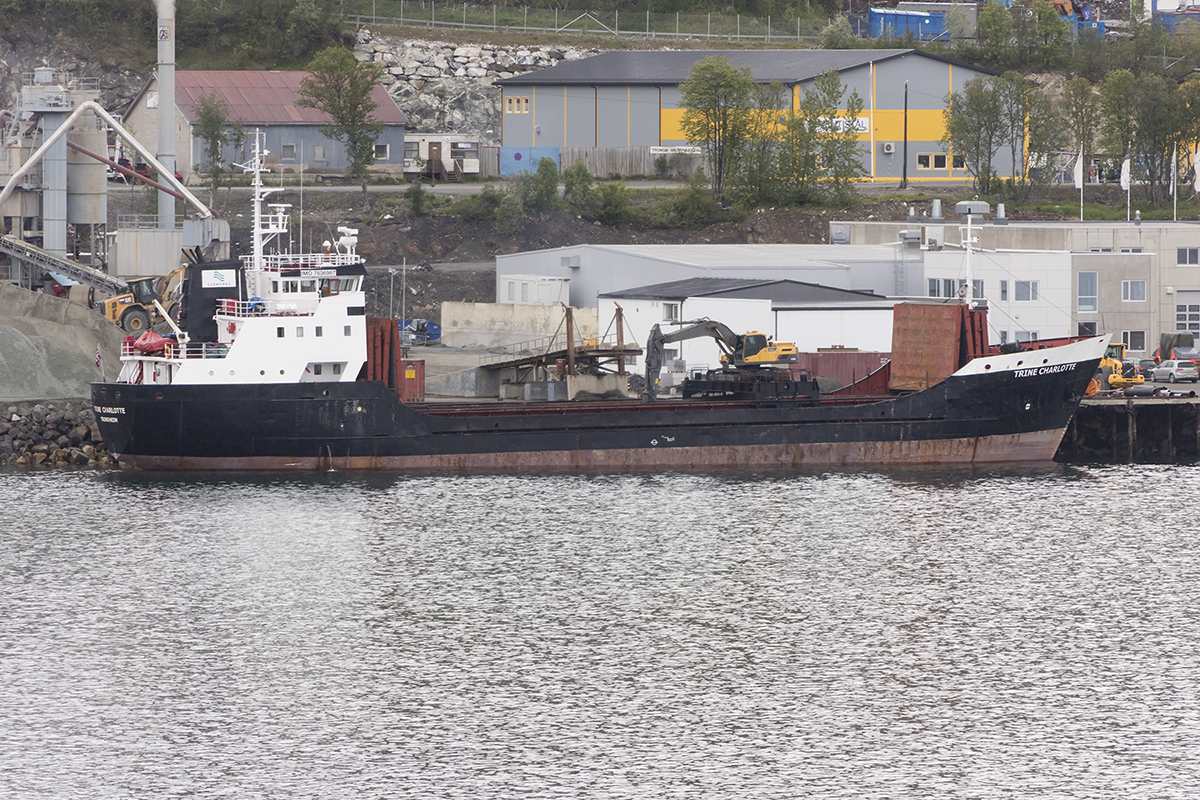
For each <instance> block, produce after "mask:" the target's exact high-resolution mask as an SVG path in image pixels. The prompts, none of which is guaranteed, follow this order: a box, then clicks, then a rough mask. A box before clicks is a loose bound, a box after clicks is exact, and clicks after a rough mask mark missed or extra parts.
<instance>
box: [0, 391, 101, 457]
mask: <svg viewBox="0 0 1200 800" xmlns="http://www.w3.org/2000/svg"><path fill="white" fill-rule="evenodd" d="M0 464H7V465H15V466H33V467H39V466H45V467H62V466H81V467H82V466H87V467H112V466H115V465H116V462H115V461H114V460H113V459H112V457H111V456H110V455H109V454H108V450H107V449H106V448H105V446H104V440H103V439H102V438H101V436H100V429H99V427H98V426H97V425H96V418H95V415H94V414H93V413H92V409H91V408H88V407H82V408H81V407H80V406H79V405H77V404H75V403H65V404H63V405H62V407H59V406H58V405H56V404H54V403H19V404H15V405H10V406H8V407H7V409H6V410H5V412H4V417H3V418H2V419H0Z"/></svg>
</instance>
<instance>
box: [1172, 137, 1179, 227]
mask: <svg viewBox="0 0 1200 800" xmlns="http://www.w3.org/2000/svg"><path fill="white" fill-rule="evenodd" d="M1178 183H1179V143H1178V142H1176V143H1175V146H1174V147H1173V148H1171V221H1172V222H1178V221H1179V190H1178V189H1176V188H1175V187H1176V185H1177V184H1178Z"/></svg>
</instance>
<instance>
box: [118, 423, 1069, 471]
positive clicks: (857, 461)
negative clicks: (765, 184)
mask: <svg viewBox="0 0 1200 800" xmlns="http://www.w3.org/2000/svg"><path fill="white" fill-rule="evenodd" d="M1065 430H1066V429H1065V428H1055V429H1052V430H1046V431H1035V432H1031V433H1019V434H1006V435H1000V436H980V437H970V438H962V439H938V440H922V441H903V442H823V443H819V444H794V445H793V444H788V445H747V446H723V447H676V448H672V447H651V448H636V449H612V450H561V451H553V452H536V451H530V452H509V453H478V454H462V453H458V454H452V455H438V456H434V455H429V456H404V457H372V456H357V457H338V456H334V457H332V458H330V457H313V458H279V457H247V458H221V459H215V458H191V457H181V456H135V455H126V456H122V457H119V460H120V462H121V463H122V464H123V465H124V466H129V467H135V468H141V469H152V470H159V469H172V470H199V471H205V470H218V469H219V470H232V471H239V470H242V471H259V470H273V471H294V472H305V471H308V472H313V471H323V470H329V469H334V470H395V471H410V472H534V471H541V470H548V471H590V470H639V469H662V468H668V469H679V470H687V469H701V470H704V469H747V468H785V467H806V466H866V465H870V466H905V465H918V464H920V465H931V464H947V465H965V464H976V463H992V462H1014V461H1051V460H1053V458H1054V454H1055V452H1056V451H1057V450H1058V445H1059V442H1060V441H1061V440H1062V437H1063V434H1064V432H1065Z"/></svg>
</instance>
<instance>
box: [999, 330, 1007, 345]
mask: <svg viewBox="0 0 1200 800" xmlns="http://www.w3.org/2000/svg"><path fill="white" fill-rule="evenodd" d="M1000 344H1008V331H1000Z"/></svg>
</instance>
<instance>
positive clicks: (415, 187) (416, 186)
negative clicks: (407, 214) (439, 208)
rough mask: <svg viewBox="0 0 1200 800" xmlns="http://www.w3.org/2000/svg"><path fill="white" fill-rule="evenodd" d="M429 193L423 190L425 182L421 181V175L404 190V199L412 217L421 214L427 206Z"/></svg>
mask: <svg viewBox="0 0 1200 800" xmlns="http://www.w3.org/2000/svg"><path fill="white" fill-rule="evenodd" d="M429 197H430V195H429V194H428V193H427V192H426V191H425V184H424V183H422V182H421V176H420V175H418V176H417V179H416V180H415V181H413V182H412V184H410V185H409V187H408V188H407V189H405V190H404V199H405V200H407V201H408V207H409V209H410V210H411V211H412V213H413V216H414V217H419V216H422V215H423V214H424V213H425V212H426V210H427V209H428V208H429Z"/></svg>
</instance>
